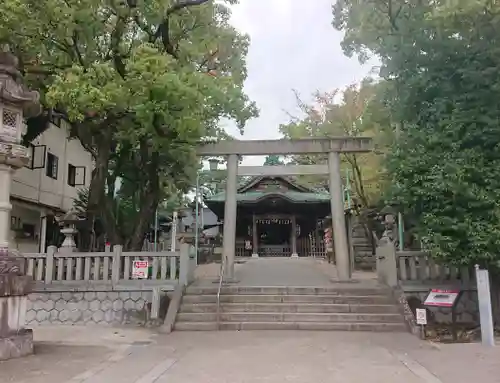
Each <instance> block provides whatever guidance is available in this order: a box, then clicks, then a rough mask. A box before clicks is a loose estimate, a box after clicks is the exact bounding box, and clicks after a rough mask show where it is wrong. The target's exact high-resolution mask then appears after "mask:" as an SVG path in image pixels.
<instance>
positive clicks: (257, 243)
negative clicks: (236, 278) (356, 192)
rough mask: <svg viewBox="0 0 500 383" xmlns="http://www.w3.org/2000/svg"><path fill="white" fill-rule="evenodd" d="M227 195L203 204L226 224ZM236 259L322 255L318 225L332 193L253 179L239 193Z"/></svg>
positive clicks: (288, 180) (274, 179) (286, 182)
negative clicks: (240, 257) (225, 205)
mask: <svg viewBox="0 0 500 383" xmlns="http://www.w3.org/2000/svg"><path fill="white" fill-rule="evenodd" d="M225 201H226V193H225V192H221V193H219V194H216V195H214V196H212V197H210V198H209V199H206V200H205V201H204V202H205V204H206V206H207V207H208V208H209V209H210V210H211V211H213V212H214V213H215V214H216V215H217V217H218V219H219V220H220V221H223V220H224V204H225ZM236 201H237V213H236V217H237V218H236V222H237V224H236V256H250V255H251V256H253V257H297V256H301V257H302V256H322V255H324V254H325V246H324V241H323V227H322V223H323V220H324V219H325V217H327V216H329V215H330V195H329V194H328V193H327V192H325V191H318V190H314V189H312V188H310V187H306V186H304V185H301V184H299V183H298V182H297V181H295V180H294V179H292V178H290V177H282V176H260V177H253V178H251V179H250V180H249V181H248V182H245V183H244V184H242V185H240V186H239V187H238V189H237V198H236Z"/></svg>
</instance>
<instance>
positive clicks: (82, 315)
mask: <svg viewBox="0 0 500 383" xmlns="http://www.w3.org/2000/svg"><path fill="white" fill-rule="evenodd" d="M151 300H152V291H151V290H149V291H120V292H117V291H85V292H51V291H47V292H36V293H32V294H30V295H29V296H28V305H27V313H26V323H27V325H28V326H33V325H44V324H66V325H73V324H109V325H119V324H138V325H145V324H147V323H148V322H149V318H150V312H151ZM160 311H161V309H160Z"/></svg>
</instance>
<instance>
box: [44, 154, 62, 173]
mask: <svg viewBox="0 0 500 383" xmlns="http://www.w3.org/2000/svg"><path fill="white" fill-rule="evenodd" d="M46 162H47V166H46V167H45V169H46V170H45V175H46V176H47V177H49V178H52V179H54V180H57V176H58V173H59V157H57V156H56V155H55V154H54V153H50V152H47V161H46Z"/></svg>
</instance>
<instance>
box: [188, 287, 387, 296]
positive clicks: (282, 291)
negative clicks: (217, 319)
mask: <svg viewBox="0 0 500 383" xmlns="http://www.w3.org/2000/svg"><path fill="white" fill-rule="evenodd" d="M217 290H218V286H203V287H201V286H190V287H188V288H187V290H186V295H210V294H214V295H215V294H217ZM388 292H389V290H388V289H386V288H385V287H362V286H359V287H352V286H341V285H339V286H329V287H279V286H278V287H253V286H249V287H245V286H223V287H222V289H221V295H259V294H263V295H334V296H348V295H356V296H359V295H363V296H367V295H386V294H388Z"/></svg>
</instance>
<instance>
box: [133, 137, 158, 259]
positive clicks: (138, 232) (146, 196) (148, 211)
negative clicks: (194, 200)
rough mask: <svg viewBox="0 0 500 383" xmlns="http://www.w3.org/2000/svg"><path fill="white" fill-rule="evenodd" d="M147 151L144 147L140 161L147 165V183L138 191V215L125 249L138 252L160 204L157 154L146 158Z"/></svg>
mask: <svg viewBox="0 0 500 383" xmlns="http://www.w3.org/2000/svg"><path fill="white" fill-rule="evenodd" d="M147 151H148V149H147V146H146V145H144V148H143V150H142V154H143V155H142V157H141V161H142V162H143V164H144V163H145V162H146V163H147V165H146V164H144V165H146V170H147V181H146V185H144V186H143V187H142V188H141V190H140V201H139V205H140V208H139V214H138V215H137V216H136V217H137V218H136V223H135V225H134V227H135V230H134V232H133V234H132V235H131V236H130V239H129V240H128V241H127V246H126V248H127V249H128V250H131V251H140V250H141V249H142V245H143V243H144V237H145V236H146V232H147V231H148V230H149V228H150V225H151V222H153V220H154V218H155V213H156V209H157V207H158V203H159V202H160V193H161V190H160V176H159V174H158V172H159V155H158V153H152V154H151V155H150V156H148V154H147ZM148 160H149V161H148Z"/></svg>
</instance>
